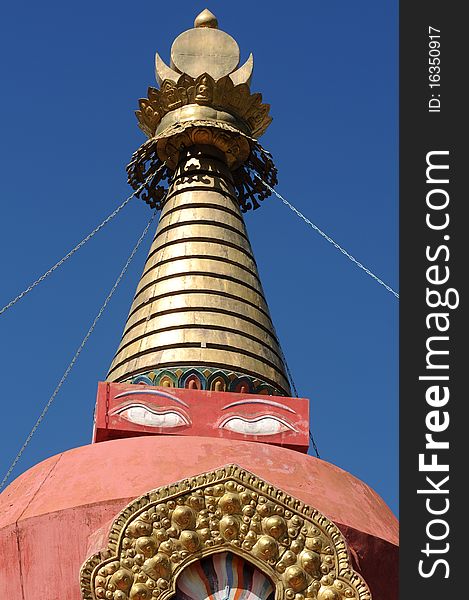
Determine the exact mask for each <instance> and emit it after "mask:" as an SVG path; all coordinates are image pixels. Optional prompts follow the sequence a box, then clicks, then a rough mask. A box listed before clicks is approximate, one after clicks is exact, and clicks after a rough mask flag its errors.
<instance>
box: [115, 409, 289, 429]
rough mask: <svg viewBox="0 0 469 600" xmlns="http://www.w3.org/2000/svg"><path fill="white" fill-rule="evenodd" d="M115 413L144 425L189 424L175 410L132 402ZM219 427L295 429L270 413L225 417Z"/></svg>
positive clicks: (171, 425)
mask: <svg viewBox="0 0 469 600" xmlns="http://www.w3.org/2000/svg"><path fill="white" fill-rule="evenodd" d="M116 413H117V414H118V415H120V416H121V417H122V418H124V419H126V420H127V421H130V422H131V423H135V424H136V425H144V426H146V427H161V428H170V427H180V426H181V425H190V423H189V421H188V420H187V418H186V417H184V416H183V415H181V414H180V413H178V412H176V411H165V412H156V411H154V410H152V409H150V408H148V407H147V406H144V405H143V404H132V405H130V406H126V407H125V408H122V409H120V410H118V411H116ZM219 427H220V428H222V429H228V430H229V431H234V432H235V433H242V434H245V435H274V434H277V433H283V432H285V431H295V430H294V428H293V427H292V426H291V425H289V424H288V423H287V422H286V421H284V420H283V419H281V418H280V417H274V416H271V415H265V416H261V417H256V418H254V419H247V418H245V417H227V418H226V419H224V420H223V421H222V422H221V423H220V425H219Z"/></svg>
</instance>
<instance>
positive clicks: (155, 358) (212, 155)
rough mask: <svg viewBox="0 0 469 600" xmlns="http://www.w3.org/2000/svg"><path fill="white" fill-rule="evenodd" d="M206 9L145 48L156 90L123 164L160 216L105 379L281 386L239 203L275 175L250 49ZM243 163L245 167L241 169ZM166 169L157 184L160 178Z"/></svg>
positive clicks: (249, 388) (143, 106)
mask: <svg viewBox="0 0 469 600" xmlns="http://www.w3.org/2000/svg"><path fill="white" fill-rule="evenodd" d="M216 26H217V21H216V17H215V16H214V15H213V14H212V13H210V11H208V10H207V9H206V10H204V11H203V12H202V13H200V15H199V16H198V17H197V18H196V20H195V27H194V29H190V30H189V31H185V32H184V33H182V34H181V35H179V36H178V37H177V38H176V40H175V41H174V43H173V46H172V48H171V63H170V66H168V65H166V64H165V63H164V62H163V61H162V60H161V58H160V57H159V56H158V55H156V71H157V80H158V81H159V82H160V90H156V89H154V88H150V89H149V97H148V99H143V100H141V101H140V110H139V111H137V116H138V119H139V123H140V126H141V128H142V129H143V130H144V131H145V132H146V133H147V135H148V136H149V138H150V139H149V140H148V141H147V142H146V143H145V144H143V145H142V146H141V148H140V149H139V150H138V151H137V152H136V153H135V155H134V157H133V160H132V162H131V163H130V165H129V167H128V171H129V180H130V183H131V184H132V185H133V186H134V187H139V186H140V185H141V184H142V182H143V181H145V180H146V179H148V175H151V174H152V173H153V172H155V177H154V178H153V180H152V181H151V183H149V184H148V185H147V186H146V188H145V193H144V194H143V197H144V199H145V200H146V201H147V202H148V203H149V204H150V205H151V206H153V207H157V208H161V209H162V212H161V217H160V221H159V224H158V228H157V231H156V235H155V238H154V240H153V244H152V246H151V249H150V253H149V255H148V259H147V261H146V263H145V267H144V271H143V275H142V278H141V280H140V283H139V284H138V287H137V291H136V294H135V298H134V301H133V304H132V306H131V309H130V314H129V317H128V320H127V323H126V325H125V329H124V334H123V337H122V340H121V343H120V345H119V348H118V350H117V353H116V355H115V357H114V360H113V362H112V365H111V367H110V370H109V373H108V377H107V379H108V381H119V382H124V381H127V382H134V383H136V382H139V381H143V382H146V383H153V384H155V385H166V386H175V387H196V388H198V389H214V390H217V391H239V392H255V393H264V394H280V395H287V396H288V395H290V387H289V383H288V379H287V376H286V374H285V367H284V363H283V360H282V351H281V349H280V346H279V344H278V341H277V338H276V335H275V330H274V327H273V324H272V321H271V317H270V314H269V309H268V306H267V303H266V300H265V297H264V294H263V290H262V285H261V282H260V279H259V274H258V271H257V266H256V262H255V260H254V257H253V254H252V249H251V246H250V243H249V239H248V235H247V232H246V228H245V225H244V219H243V216H242V214H241V210H243V211H245V210H247V209H248V208H256V207H257V206H258V200H262V199H263V198H264V197H266V196H267V195H268V193H267V192H266V189H265V188H264V187H263V186H262V184H260V183H259V182H258V181H257V179H256V176H255V175H252V172H251V171H252V170H254V171H256V172H257V173H260V174H261V175H262V176H263V178H265V179H267V180H268V181H269V182H270V183H275V180H276V179H275V174H276V170H275V167H274V166H273V163H272V161H271V160H270V158H269V155H268V153H266V152H265V151H264V150H263V149H262V147H261V146H260V145H259V144H258V142H257V140H256V139H255V138H254V136H258V135H260V134H261V133H262V132H263V131H264V130H265V129H266V127H267V126H268V124H269V123H270V121H271V118H270V117H269V115H268V110H269V107H268V105H265V104H262V98H261V96H260V94H251V93H250V90H249V87H248V86H249V80H250V78H251V74H252V56H251V57H250V58H249V59H248V61H247V62H246V63H245V64H244V65H243V66H242V67H240V68H239V48H238V45H237V43H236V42H235V40H234V39H233V38H232V37H231V36H229V35H228V34H226V33H225V32H223V31H220V30H219V29H217V28H216ZM250 170H251V171H250ZM164 178H171V185H170V187H169V190H168V191H167V193H166V194H164V188H163V187H162V186H161V185H158V184H159V183H161V179H164Z"/></svg>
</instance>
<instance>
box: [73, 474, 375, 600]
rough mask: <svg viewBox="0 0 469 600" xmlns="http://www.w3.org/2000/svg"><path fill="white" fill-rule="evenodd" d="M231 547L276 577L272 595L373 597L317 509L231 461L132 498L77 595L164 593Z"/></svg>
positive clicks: (142, 599) (288, 598)
mask: <svg viewBox="0 0 469 600" xmlns="http://www.w3.org/2000/svg"><path fill="white" fill-rule="evenodd" d="M217 552H232V553H234V554H237V555H239V556H241V557H243V558H244V559H245V560H247V561H249V562H251V563H252V564H254V565H255V566H257V567H258V568H259V569H260V570H261V571H262V572H264V573H265V574H266V575H267V576H268V577H269V578H270V579H271V581H272V583H273V584H274V586H275V600H308V599H311V600H342V599H349V598H352V599H355V600H371V593H370V590H369V588H368V586H367V585H366V583H365V581H364V580H363V579H362V577H361V576H360V575H359V574H358V573H356V572H355V571H354V570H353V569H352V567H351V561H350V555H349V552H348V548H347V544H346V542H345V540H344V538H343V537H342V535H341V533H340V531H339V529H338V528H337V527H336V526H335V525H334V524H333V523H332V522H331V521H330V520H329V519H327V518H326V517H325V516H324V515H323V514H321V513H320V512H319V511H317V510H316V509H315V508H312V507H311V506H308V505H307V504H304V503H303V502H301V501H300V500H298V499H296V498H293V497H291V496H289V495H288V494H286V493H285V492H284V491H282V490H280V489H278V488H276V487H274V486H273V485H271V484H270V483H268V482H266V481H264V480H262V479H260V478H259V477H257V476H256V475H254V474H252V473H250V472H249V471H246V470H244V469H242V468H241V467H239V466H237V465H227V466H225V467H223V468H220V469H217V470H215V471H210V472H208V473H204V474H202V475H197V476H194V477H191V478H189V479H184V480H182V481H179V482H177V483H174V484H172V485H168V486H164V487H161V488H158V489H156V490H153V491H151V492H148V493H147V494H145V495H143V496H141V497H140V498H137V499H136V500H134V501H132V502H131V503H130V504H129V505H128V506H126V507H125V508H124V509H123V510H122V511H121V512H120V513H119V515H118V516H117V518H116V519H115V521H114V523H113V525H112V527H111V530H110V533H109V541H108V545H107V548H106V549H105V550H103V551H101V552H99V553H97V554H94V555H93V556H91V557H90V558H89V559H88V560H87V561H86V562H85V563H84V565H83V567H82V569H81V575H80V584H81V592H82V597H83V599H84V600H100V599H103V598H105V599H111V600H153V599H158V600H167V599H169V598H170V597H171V596H173V595H174V594H175V592H176V581H177V578H178V575H179V574H180V573H181V572H182V571H183V570H184V568H185V567H187V566H188V565H190V564H192V563H193V562H195V561H197V560H200V559H202V558H204V557H205V556H209V555H210V554H214V553H217Z"/></svg>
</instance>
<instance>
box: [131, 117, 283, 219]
mask: <svg viewBox="0 0 469 600" xmlns="http://www.w3.org/2000/svg"><path fill="white" fill-rule="evenodd" d="M195 144H209V145H213V146H215V147H216V148H218V149H219V150H221V151H222V152H224V154H225V158H226V162H227V164H228V166H229V167H230V168H231V169H232V171H231V175H232V177H233V186H234V190H235V194H236V198H237V201H238V204H239V206H240V209H241V211H242V212H246V211H247V210H250V209H256V208H258V207H259V206H260V204H259V203H260V201H262V200H264V199H265V198H267V197H268V196H270V194H271V191H270V189H268V188H267V187H266V186H265V185H264V184H263V183H262V182H261V181H260V179H262V181H265V183H267V184H268V185H269V186H270V187H274V186H275V185H277V182H278V180H277V169H276V167H275V165H274V162H273V160H272V156H271V154H270V153H269V152H267V150H265V149H264V148H263V147H262V146H261V145H260V144H259V142H257V140H255V139H254V138H251V137H250V136H248V135H246V134H244V133H242V132H241V131H239V130H237V129H236V128H234V127H233V126H232V125H230V124H229V123H222V122H216V121H210V120H196V121H187V122H182V123H175V124H173V125H171V126H170V127H168V129H166V130H165V131H164V132H163V133H161V134H158V135H156V136H155V137H153V138H151V139H149V140H147V141H146V142H145V143H144V144H142V145H141V146H140V148H138V150H136V151H135V152H134V153H133V155H132V159H131V161H130V163H129V164H128V165H127V175H128V182H129V184H130V185H131V186H132V188H133V189H134V190H138V189H139V188H141V189H140V191H139V192H138V193H137V194H136V195H137V196H138V197H139V198H140V197H141V198H142V200H144V201H145V202H146V203H147V204H149V206H150V207H151V208H153V209H157V210H160V209H161V208H162V207H163V205H164V202H165V197H166V193H167V187H168V185H169V183H168V184H164V183H163V184H162V182H164V181H168V182H169V181H170V179H171V177H172V175H173V173H174V169H175V168H176V166H177V164H178V162H179V157H180V154H181V152H183V151H184V150H185V149H186V148H188V147H190V146H193V145H195ZM152 175H154V176H153V177H152ZM259 178H260V179H259ZM147 180H148V181H147ZM145 182H147V183H145ZM143 184H145V185H143Z"/></svg>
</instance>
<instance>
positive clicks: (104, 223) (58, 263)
mask: <svg viewBox="0 0 469 600" xmlns="http://www.w3.org/2000/svg"><path fill="white" fill-rule="evenodd" d="M164 166H165V163H164V164H163V165H161V167H159V169H157V171H155V172H154V173H152V174H151V175H150V176H149V177H147V179H146V180H145V181H144V183H142V185H141V186H140V187H139V188H138V189H136V190H135V191H134V192H133V193H132V194H131V195H130V196H129V197H128V198H126V199H125V200H124V202H122V204H121V205H120V206H118V207H117V208H116V209H115V210H114V211H113V212H112V213H111V214H110V215H109V216H108V217H107V218H106V219H104V221H103V222H102V223H101V224H100V225H98V226H97V227H96V228H95V229H93V231H92V232H91V233H89V234H88V235H87V236H86V237H85V238H84V239H82V240H81V242H80V243H79V244H77V245H76V246H75V247H74V248H72V250H70V252H69V253H68V254H66V255H65V256H64V257H63V258H61V259H60V260H59V262H57V263H55V265H54V266H53V267H51V268H50V269H49V270H48V271H46V272H45V273H44V274H43V275H41V276H40V277H39V278H38V279H36V281H34V282H33V283H32V284H31V285H30V286H29V287H27V288H26V289H25V290H23V291H22V292H21V294H18V296H16V298H13V300H11V301H10V302H9V303H8V304H7V305H6V306H4V307H3V308H2V309H0V315H2V314H3V313H4V312H6V311H7V310H8V309H9V308H11V307H12V306H13V305H14V304H16V303H17V302H18V301H19V300H21V299H22V298H23V297H24V296H26V294H29V292H31V291H32V290H33V289H34V288H35V287H36V286H37V285H39V284H40V283H41V282H42V281H44V279H46V278H47V277H49V275H51V274H52V273H53V272H54V271H55V270H56V269H58V268H59V267H60V266H62V265H63V264H64V262H66V261H67V260H68V259H69V258H71V257H72V256H73V255H74V254H75V252H77V251H78V250H79V249H80V248H81V247H82V246H84V245H85V244H86V242H88V241H89V240H90V239H91V238H92V237H93V236H94V235H96V234H97V233H98V231H100V230H101V229H102V228H103V227H104V226H105V225H107V224H108V223H109V221H111V220H112V219H113V218H114V217H115V216H116V215H117V214H118V213H119V212H120V211H121V210H122V209H123V208H124V207H125V206H127V204H128V203H129V202H130V201H131V200H132V198H134V197H135V196H136V195H137V194H139V193H140V192H141V191H142V190H143V188H144V187H145V186H146V185H147V183H148V182H149V181H150V179H152V178H153V177H154V176H155V175H156V174H157V173H158V171H160V169H162V168H163V167H164Z"/></svg>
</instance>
